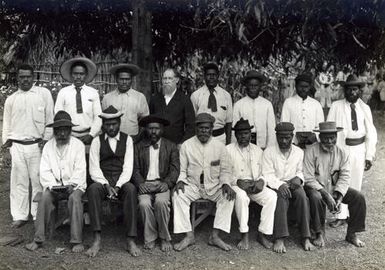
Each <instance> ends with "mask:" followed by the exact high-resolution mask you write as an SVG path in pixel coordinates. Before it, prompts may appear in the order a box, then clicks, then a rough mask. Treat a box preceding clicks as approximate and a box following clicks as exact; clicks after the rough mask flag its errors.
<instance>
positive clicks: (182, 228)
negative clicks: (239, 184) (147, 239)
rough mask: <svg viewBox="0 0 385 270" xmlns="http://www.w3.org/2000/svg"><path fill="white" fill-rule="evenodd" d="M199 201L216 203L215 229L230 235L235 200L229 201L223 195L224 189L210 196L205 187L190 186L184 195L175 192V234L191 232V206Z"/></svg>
mask: <svg viewBox="0 0 385 270" xmlns="http://www.w3.org/2000/svg"><path fill="white" fill-rule="evenodd" d="M198 199H206V200H210V201H213V202H216V207H217V209H216V212H215V218H214V228H215V229H219V230H222V231H224V232H227V233H229V232H230V228H231V215H232V213H233V209H234V200H233V201H229V200H227V199H226V198H225V197H223V195H222V189H218V191H217V192H216V193H215V194H214V195H208V194H207V193H206V191H205V190H204V188H203V187H197V186H195V185H192V184H189V185H185V186H184V193H183V192H182V191H181V190H179V194H178V193H176V192H174V194H173V196H172V203H173V207H174V233H186V232H191V231H192V227H191V221H190V204H191V202H194V201H196V200H198Z"/></svg>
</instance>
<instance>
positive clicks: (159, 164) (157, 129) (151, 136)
mask: <svg viewBox="0 0 385 270" xmlns="http://www.w3.org/2000/svg"><path fill="white" fill-rule="evenodd" d="M167 125H169V121H168V120H165V119H163V118H160V117H157V116H155V115H150V116H146V117H144V118H142V119H141V120H140V121H139V126H140V127H143V128H144V135H145V137H144V138H143V139H142V140H141V141H140V142H139V143H138V144H136V145H135V154H134V173H133V175H132V181H133V183H134V184H135V185H136V187H137V189H138V194H139V196H138V198H139V211H140V215H141V217H142V220H143V225H144V248H145V249H153V248H154V246H155V241H156V239H157V238H158V236H159V238H160V239H161V250H162V251H170V250H171V249H172V245H171V242H170V241H171V236H170V232H169V230H168V223H169V221H170V204H171V202H170V190H171V189H172V188H173V187H174V185H175V183H176V180H177V179H178V176H179V152H178V148H177V146H176V144H175V143H173V142H171V141H169V140H167V139H165V138H163V136H162V135H163V127H164V126H167Z"/></svg>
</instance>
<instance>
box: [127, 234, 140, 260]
mask: <svg viewBox="0 0 385 270" xmlns="http://www.w3.org/2000/svg"><path fill="white" fill-rule="evenodd" d="M126 250H127V251H128V253H130V254H131V256H133V257H138V256H139V255H140V254H141V252H140V249H139V248H138V247H137V245H136V244H135V240H134V239H133V238H131V237H128V238H127V246H126Z"/></svg>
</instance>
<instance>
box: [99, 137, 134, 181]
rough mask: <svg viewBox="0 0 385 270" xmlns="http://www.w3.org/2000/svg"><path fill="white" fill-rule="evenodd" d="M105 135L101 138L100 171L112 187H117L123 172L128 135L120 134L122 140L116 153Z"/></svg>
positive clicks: (117, 146)
mask: <svg viewBox="0 0 385 270" xmlns="http://www.w3.org/2000/svg"><path fill="white" fill-rule="evenodd" d="M104 136H105V133H103V134H102V135H100V136H99V140H100V162H99V165H100V169H101V170H102V172H103V175H104V177H105V178H106V179H107V180H108V182H109V183H110V185H111V186H115V184H116V182H117V181H118V180H119V176H120V175H121V173H122V172H123V164H124V156H125V154H126V143H127V134H125V133H123V132H120V140H119V141H118V143H117V145H116V151H115V153H114V152H112V150H111V147H110V144H109V143H108V139H105V138H104Z"/></svg>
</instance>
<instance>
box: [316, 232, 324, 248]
mask: <svg viewBox="0 0 385 270" xmlns="http://www.w3.org/2000/svg"><path fill="white" fill-rule="evenodd" d="M313 244H314V245H315V246H317V247H324V246H325V237H324V234H323V233H317V237H316V239H314V241H313Z"/></svg>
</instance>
